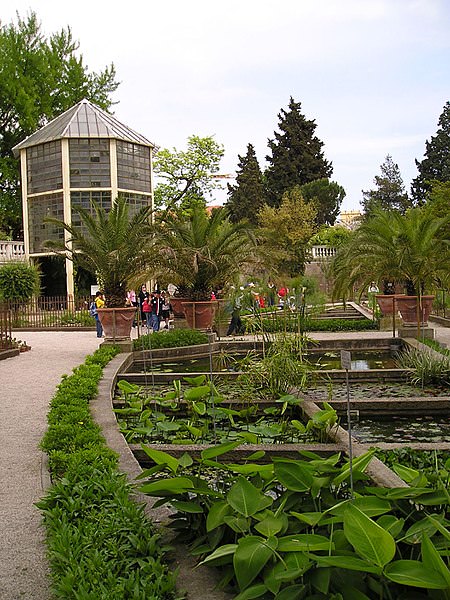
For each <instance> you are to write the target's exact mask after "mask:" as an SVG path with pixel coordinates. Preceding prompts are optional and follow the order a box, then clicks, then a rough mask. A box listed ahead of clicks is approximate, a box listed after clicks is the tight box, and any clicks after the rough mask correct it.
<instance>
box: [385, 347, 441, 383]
mask: <svg viewBox="0 0 450 600" xmlns="http://www.w3.org/2000/svg"><path fill="white" fill-rule="evenodd" d="M396 363H397V365H398V366H399V367H400V368H401V369H410V379H411V383H412V384H413V385H422V386H423V385H430V384H436V385H440V386H446V387H448V386H450V356H445V355H443V354H440V355H438V356H436V355H435V354H433V353H431V352H429V351H423V350H417V349H416V348H411V347H407V348H405V349H403V350H402V351H401V352H399V353H398V355H397V357H396Z"/></svg>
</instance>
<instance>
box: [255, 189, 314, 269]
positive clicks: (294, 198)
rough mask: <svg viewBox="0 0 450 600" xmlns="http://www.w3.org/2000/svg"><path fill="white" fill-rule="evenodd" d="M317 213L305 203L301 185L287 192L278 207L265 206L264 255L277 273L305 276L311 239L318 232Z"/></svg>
mask: <svg viewBox="0 0 450 600" xmlns="http://www.w3.org/2000/svg"><path fill="white" fill-rule="evenodd" d="M316 214H317V211H316V209H315V207H314V205H313V204H312V203H307V202H305V200H304V198H303V196H302V193H301V189H300V187H299V186H296V187H294V188H293V189H292V190H289V191H287V192H285V193H284V195H283V199H282V201H281V205H280V206H279V207H278V208H277V207H274V206H268V205H265V206H263V208H262V209H261V210H260V212H259V216H258V220H259V224H260V228H259V230H258V238H259V240H260V244H261V252H260V254H261V256H263V257H265V260H266V263H267V265H268V266H270V268H271V269H272V270H273V271H274V273H278V274H279V273H284V274H285V275H287V276H288V277H296V276H297V275H301V274H303V272H304V270H305V263H306V261H307V251H308V248H309V242H310V239H311V237H312V236H313V235H314V234H315V233H316V232H317V225H316Z"/></svg>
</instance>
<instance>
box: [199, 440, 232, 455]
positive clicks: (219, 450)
mask: <svg viewBox="0 0 450 600" xmlns="http://www.w3.org/2000/svg"><path fill="white" fill-rule="evenodd" d="M238 446H240V442H226V443H225V444H219V445H218V446H213V447H212V448H206V449H205V450H202V453H201V457H202V458H203V459H210V458H216V457H217V456H221V455H222V454H226V453H227V452H231V451H232V450H234V449H235V448H237V447H238Z"/></svg>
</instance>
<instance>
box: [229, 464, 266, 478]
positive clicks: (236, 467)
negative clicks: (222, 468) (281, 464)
mask: <svg viewBox="0 0 450 600" xmlns="http://www.w3.org/2000/svg"><path fill="white" fill-rule="evenodd" d="M227 468H228V469H229V470H230V471H233V472H234V473H240V474H241V475H252V474H253V473H259V474H260V475H262V476H264V477H265V478H267V477H272V475H273V464H272V463H267V464H264V465H259V464H255V463H247V464H245V465H240V464H228V465H227Z"/></svg>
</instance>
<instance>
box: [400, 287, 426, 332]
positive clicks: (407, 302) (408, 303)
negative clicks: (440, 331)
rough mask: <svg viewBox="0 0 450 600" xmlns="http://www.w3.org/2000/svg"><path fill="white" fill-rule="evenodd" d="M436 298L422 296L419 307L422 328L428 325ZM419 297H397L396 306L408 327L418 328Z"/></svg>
mask: <svg viewBox="0 0 450 600" xmlns="http://www.w3.org/2000/svg"><path fill="white" fill-rule="evenodd" d="M433 300H434V296H421V298H420V301H421V303H420V306H419V320H420V326H421V327H426V326H427V325H428V317H429V316H430V313H431V308H432V306H433ZM418 302H419V297H418V296H400V295H399V296H397V298H396V304H397V307H398V310H399V312H400V314H401V316H402V321H403V325H405V326H406V327H413V326H414V327H417V304H418Z"/></svg>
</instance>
